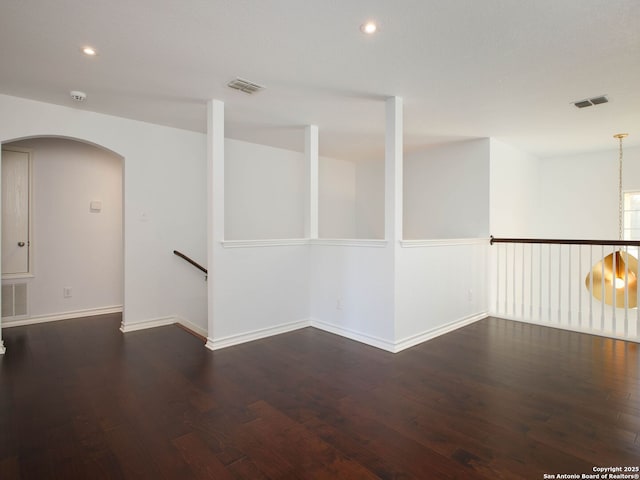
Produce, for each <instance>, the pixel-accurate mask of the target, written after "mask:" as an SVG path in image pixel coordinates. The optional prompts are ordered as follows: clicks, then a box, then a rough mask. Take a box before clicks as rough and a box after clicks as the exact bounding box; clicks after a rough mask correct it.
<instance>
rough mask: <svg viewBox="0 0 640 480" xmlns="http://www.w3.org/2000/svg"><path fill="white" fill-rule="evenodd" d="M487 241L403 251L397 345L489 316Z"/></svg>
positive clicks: (414, 342)
mask: <svg viewBox="0 0 640 480" xmlns="http://www.w3.org/2000/svg"><path fill="white" fill-rule="evenodd" d="M488 248H489V247H488V245H487V242H486V241H475V242H474V241H472V240H470V241H469V243H467V244H458V245H456V244H447V242H446V241H443V242H442V244H439V245H438V244H436V245H425V246H420V247H411V248H401V249H400V250H399V252H398V256H397V267H396V268H398V270H399V277H398V278H399V280H398V286H397V290H396V291H397V292H398V294H397V299H396V301H397V302H398V308H397V312H398V317H397V319H396V343H398V344H400V345H402V344H406V345H404V346H409V345H415V344H416V343H418V342H420V341H424V340H427V339H429V338H432V337H433V336H436V335H439V334H442V333H445V332H446V331H448V329H451V328H452V327H454V328H458V327H460V326H461V325H462V324H464V323H465V322H468V321H474V320H477V319H478V318H481V317H483V316H485V315H486V312H487V311H488V297H487V288H486V287H487V270H486V269H487V254H488Z"/></svg>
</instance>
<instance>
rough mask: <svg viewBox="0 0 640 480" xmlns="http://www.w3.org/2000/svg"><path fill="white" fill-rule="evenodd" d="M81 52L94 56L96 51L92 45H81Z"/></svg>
mask: <svg viewBox="0 0 640 480" xmlns="http://www.w3.org/2000/svg"><path fill="white" fill-rule="evenodd" d="M82 53H84V54H85V55H88V56H89V57H95V56H96V55H97V54H98V52H97V51H96V49H95V48H93V47H82Z"/></svg>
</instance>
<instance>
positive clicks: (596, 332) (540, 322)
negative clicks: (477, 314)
mask: <svg viewBox="0 0 640 480" xmlns="http://www.w3.org/2000/svg"><path fill="white" fill-rule="evenodd" d="M490 316H491V317H494V318H500V319H502V320H510V321H512V322H519V323H526V324H529V325H536V326H538V327H547V328H555V329H557V330H565V331H568V332H575V333H585V334H587V335H595V336H596V337H603V338H611V339H613V340H624V341H625V342H633V343H640V339H639V338H633V337H625V336H624V335H618V334H616V333H614V332H601V331H599V330H595V329H594V330H591V329H589V328H580V327H576V326H572V325H565V324H560V323H552V322H545V321H544V320H531V319H529V318H519V317H515V316H511V315H504V314H502V313H491V314H490Z"/></svg>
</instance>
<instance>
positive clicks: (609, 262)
mask: <svg viewBox="0 0 640 480" xmlns="http://www.w3.org/2000/svg"><path fill="white" fill-rule="evenodd" d="M614 257H615V262H614ZM603 262H604V277H603V272H602V263H603ZM592 278H593V282H592ZM603 278H604V282H603V281H602V279H603ZM603 283H604V286H603ZM585 285H586V286H587V290H589V291H590V292H591V294H592V295H593V296H594V297H595V298H597V299H598V300H600V301H601V302H604V303H606V304H607V305H613V304H614V303H613V299H614V298H615V306H616V307H618V308H624V307H625V303H624V294H625V290H626V291H627V306H628V307H629V308H636V307H637V306H638V259H637V258H636V257H634V256H633V255H630V254H628V253H626V252H621V251H616V252H615V253H610V254H609V255H607V256H606V257H604V258H603V259H602V260H600V261H599V262H598V263H596V264H595V265H594V266H593V268H592V269H591V272H589V274H588V275H587V278H586V279H585ZM625 286H626V287H627V288H626V289H625Z"/></svg>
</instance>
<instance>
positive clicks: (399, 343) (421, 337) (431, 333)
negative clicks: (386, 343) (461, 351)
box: [393, 312, 489, 353]
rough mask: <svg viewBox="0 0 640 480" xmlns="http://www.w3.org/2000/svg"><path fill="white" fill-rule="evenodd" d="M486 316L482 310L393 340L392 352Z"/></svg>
mask: <svg viewBox="0 0 640 480" xmlns="http://www.w3.org/2000/svg"><path fill="white" fill-rule="evenodd" d="M488 316H489V314H488V313H487V312H482V313H478V314H475V315H469V316H468V317H463V318H461V319H459V320H455V321H453V322H450V323H447V324H445V325H442V326H440V327H436V328H432V329H431V330H427V331H426V332H422V333H418V334H417V335H412V336H410V337H407V338H405V339H403V340H399V341H397V342H395V344H394V350H393V352H394V353H398V352H401V351H402V350H406V349H407V348H411V347H414V346H416V345H418V344H420V343H422V342H426V341H427V340H431V339H432V338H436V337H439V336H440V335H444V334H445V333H449V332H452V331H454V330H457V329H459V328H462V327H465V326H467V325H470V324H472V323H475V322H477V321H478V320H482V319H484V318H487V317H488Z"/></svg>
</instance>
